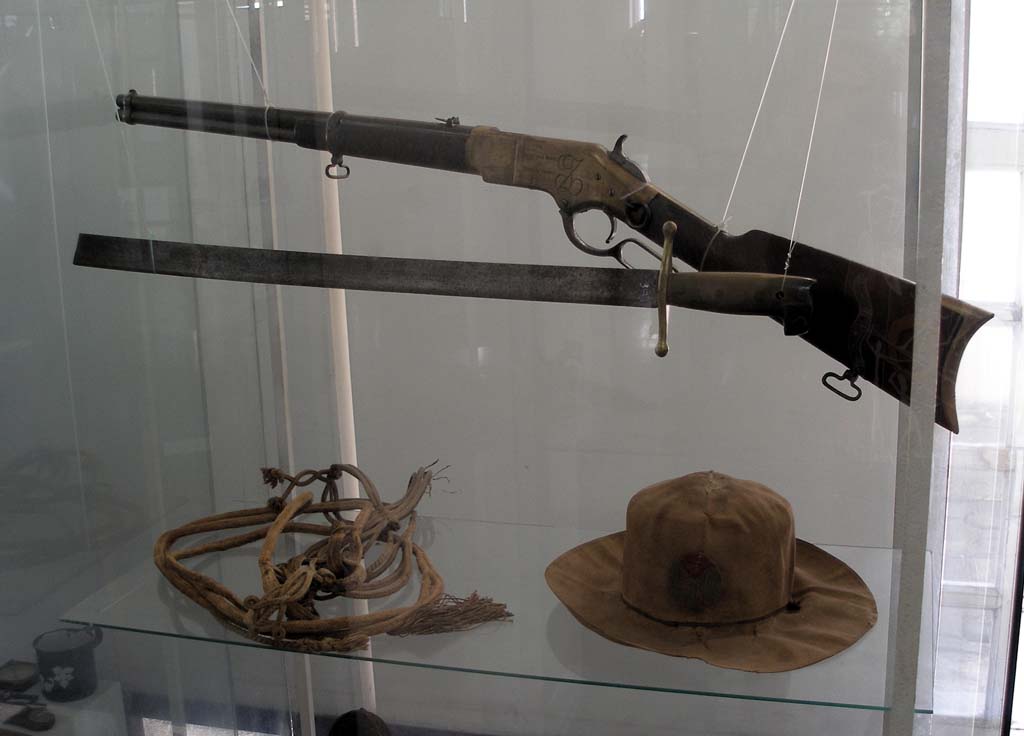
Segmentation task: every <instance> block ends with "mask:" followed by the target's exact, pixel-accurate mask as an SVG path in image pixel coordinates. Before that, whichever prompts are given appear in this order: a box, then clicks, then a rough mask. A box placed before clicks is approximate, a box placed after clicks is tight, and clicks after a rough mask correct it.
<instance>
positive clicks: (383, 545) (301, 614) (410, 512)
mask: <svg viewBox="0 0 1024 736" xmlns="http://www.w3.org/2000/svg"><path fill="white" fill-rule="evenodd" d="M344 473H348V474H349V475H351V476H353V477H354V478H356V479H357V480H358V481H359V484H360V486H361V487H362V490H363V493H364V494H365V496H366V497H365V498H340V496H339V493H338V485H337V482H338V480H339V479H340V478H341V476H342V474H344ZM432 478H433V473H432V472H431V470H430V469H429V468H420V469H419V470H417V471H416V472H415V473H413V475H412V477H411V478H410V479H409V486H408V488H407V489H406V492H405V495H404V496H403V497H402V498H401V499H400V500H398V501H397V502H395V503H384V502H383V501H382V500H381V497H380V494H379V493H378V491H377V487H376V486H375V485H374V484H373V481H371V480H370V479H369V478H368V477H367V476H366V474H365V473H363V472H362V471H361V470H359V468H357V467H355V466H354V465H332V466H331V467H330V468H328V469H326V470H303V471H302V472H300V473H298V474H296V475H294V476H292V475H288V474H287V473H284V472H283V471H281V470H278V469H277V468H264V469H263V480H264V482H265V483H267V484H268V485H269V486H270V487H271V488H276V487H277V486H278V485H284V491H283V492H282V493H281V495H279V496H275V497H271V498H270V499H269V500H268V502H267V505H266V506H265V507H262V508H253V509H244V510H241V511H231V512H228V513H223V514H216V515H214V516H207V517H205V518H202V519H198V520H196V521H192V522H189V523H188V524H185V525H184V526H180V527H178V528H176V529H171V530H169V531H166V532H164V533H163V534H162V535H161V536H160V538H159V539H158V540H157V542H156V545H155V547H154V549H153V559H154V561H155V563H156V566H157V567H158V568H159V569H160V572H162V573H163V574H164V576H165V577H166V578H167V579H168V580H169V581H170V582H171V584H172V585H174V587H176V588H177V589H178V590H180V591H181V592H182V593H184V594H185V595H186V596H188V597H189V598H190V599H191V600H193V601H195V602H196V603H198V604H199V605H200V606H202V607H203V608H205V609H206V610H207V611H209V612H210V613H212V614H213V615H214V616H216V617H217V618H218V619H220V620H221V621H222V622H224V623H225V624H228V625H229V626H230V627H232V628H234V629H235V630H237V631H239V632H241V633H242V634H244V635H245V636H248V637H249V638H251V639H254V640H256V641H259V642H262V643H265V644H270V645H272V646H277V647H282V648H286V649H294V650H299V651H305V652H348V651H352V650H356V649H363V648H365V647H366V645H367V644H368V643H369V638H370V637H371V636H374V635H377V634H391V635H394V636H405V635H409V634H431V633H441V632H448V631H463V630H465V629H469V628H472V627H474V626H477V625H478V624H482V623H485V622H487V621H498V620H506V619H510V618H511V617H512V614H511V613H510V612H509V611H508V609H507V608H506V606H505V605H504V604H502V603H496V602H494V601H493V600H491V599H490V598H484V597H481V596H479V595H477V594H476V593H475V592H474V593H473V594H472V595H471V596H470V597H468V598H464V599H463V598H456V597H454V596H450V595H445V592H444V581H443V579H442V578H441V575H440V573H439V572H438V571H437V570H436V569H435V568H434V566H433V564H432V563H431V561H430V558H429V557H428V556H427V553H426V552H425V551H424V550H423V549H422V548H421V547H420V546H419V545H417V544H416V543H415V542H413V541H412V540H413V533H414V532H415V530H416V512H415V509H416V506H417V505H418V504H419V502H420V499H422V498H423V495H424V494H425V493H427V492H428V491H429V490H430V483H431V480H432ZM313 483H322V484H323V490H322V492H321V496H320V502H319V503H314V502H313V494H312V493H310V492H309V491H301V492H298V493H296V494H295V495H294V497H292V498H290V499H289V497H290V496H292V492H293V491H294V490H295V489H297V488H304V487H306V486H309V485H311V484H313ZM343 512H356V514H355V518H354V519H351V520H350V519H347V518H345V516H343ZM305 514H322V515H323V517H324V518H325V519H326V521H327V523H310V522H304V521H299V517H301V516H303V515H305ZM406 520H408V521H407V523H406V524H405V528H404V529H403V528H402V523H403V522H405V521H406ZM245 527H255V528H254V529H251V530H249V531H246V532H243V533H240V534H234V535H231V536H226V537H222V538H219V539H215V540H213V541H205V542H202V543H200V544H196V545H195V546H192V547H184V548H181V549H172V548H173V546H174V544H175V543H176V542H178V541H179V540H181V539H184V538H185V537H190V536H193V535H197V534H209V533H213V532H223V531H227V530H234V529H242V528H245ZM284 534H309V535H315V536H319V537H321V539H319V540H317V541H316V542H314V543H313V544H311V545H310V546H309V547H308V548H306V549H305V550H304V551H303V552H301V553H299V554H297V555H295V556H293V557H291V558H290V559H288V560H287V561H286V562H282V563H275V562H274V552H275V550H276V549H277V546H278V543H279V541H280V540H281V538H282V535H284ZM259 540H262V545H261V547H260V552H259V557H258V558H257V563H258V565H259V572H260V580H261V583H262V588H263V593H262V595H258V596H257V595H250V596H247V597H245V598H241V599H240V598H239V597H238V596H236V595H235V594H234V593H233V592H232V591H231V590H229V589H228V588H227V587H226V586H224V585H223V584H221V583H220V582H218V581H217V580H214V579H213V578H211V577H209V576H207V575H204V574H203V573H200V572H198V571H196V570H194V569H191V568H189V567H186V566H185V565H183V564H182V562H181V561H182V560H186V559H189V558H193V557H199V556H201V555H205V554H209V553H213V552H223V551H225V550H229V549H234V548H236V547H241V546H244V545H246V544H250V543H253V542H256V541H259ZM368 559H371V560H372V562H367V560H368ZM414 568H415V569H416V571H417V572H418V573H419V579H420V589H419V594H418V595H417V597H416V601H415V602H414V603H413V604H411V605H407V606H401V607H397V608H389V609H385V610H380V611H374V612H372V613H367V614H362V615H354V616H334V617H328V618H321V617H320V615H319V613H318V611H317V609H316V603H317V602H321V601H328V600H331V599H333V598H337V597H346V598H355V599H371V598H383V597H385V596H389V595H392V594H394V593H397V592H398V591H400V590H402V589H403V588H404V587H405V586H406V585H407V584H408V583H409V582H410V580H411V579H412V577H413V569H414Z"/></svg>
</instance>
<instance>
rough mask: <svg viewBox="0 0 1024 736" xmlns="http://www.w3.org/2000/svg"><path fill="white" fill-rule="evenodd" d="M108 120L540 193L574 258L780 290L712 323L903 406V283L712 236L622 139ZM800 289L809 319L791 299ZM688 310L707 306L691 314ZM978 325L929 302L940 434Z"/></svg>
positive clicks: (347, 121) (264, 120)
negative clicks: (776, 337) (597, 226)
mask: <svg viewBox="0 0 1024 736" xmlns="http://www.w3.org/2000/svg"><path fill="white" fill-rule="evenodd" d="M117 107H118V119H119V120H120V121H122V122H124V123H129V124H140V125H155V126H161V127H167V128H179V129H186V130H199V131H206V132H211V133H222V134H227V135H234V136H244V137H249V138H261V139H266V140H272V141H283V142H287V143H294V144H296V145H299V146H301V147H303V148H309V149H314V150H318V151H325V152H327V153H329V154H330V155H331V160H330V164H328V165H327V167H326V169H325V174H326V175H327V176H328V177H330V178H332V179H345V178H347V177H348V175H349V173H350V170H349V168H348V166H347V165H345V163H344V157H345V156H351V157H355V158H366V159H373V160H377V161H388V162H392V163H398V164H405V165H411V166H422V167H427V168H432V169H442V170H446V171H455V172H461V173H467V174H477V175H479V176H480V177H482V178H483V180H484V181H485V182H490V183H493V184H504V185H507V186H515V187H525V188H527V189H536V190H540V191H543V192H547V193H548V194H549V195H551V196H552V197H553V198H554V200H555V203H556V205H557V207H558V210H559V212H560V214H561V216H562V222H563V228H564V230H565V234H566V236H567V237H568V238H569V241H570V242H571V243H572V244H573V245H574V246H576V247H577V248H578V249H580V250H581V251H583V252H584V253H587V254H590V255H595V256H607V257H611V258H614V259H615V260H616V261H618V262H619V263H621V264H622V265H623V266H626V267H627V268H629V264H628V263H627V262H626V261H625V259H624V258H623V248H624V247H625V246H626V245H628V244H633V245H636V246H639V247H640V248H642V249H643V250H645V251H647V252H648V253H651V254H652V255H654V256H655V257H659V258H660V259H661V260H662V269H661V271H662V278H661V280H660V281H659V283H658V286H659V287H660V288H659V291H662V292H664V291H667V289H666V285H667V284H668V283H670V282H671V278H668V277H665V275H664V274H665V272H666V271H669V272H671V271H673V270H674V268H673V266H672V263H673V260H672V259H673V258H678V259H680V260H681V261H683V262H684V263H686V264H687V265H689V266H690V267H691V268H694V269H697V270H698V271H701V272H704V271H712V272H734V273H735V272H740V273H745V274H748V275H750V274H760V275H765V274H772V275H775V276H776V277H777V278H778V279H780V280H778V281H773V282H771V285H772V286H771V287H770V288H774V287H776V286H777V287H780V289H779V291H778V292H776V293H777V294H778V298H779V301H780V302H783V303H784V305H785V306H784V307H782V306H780V307H779V308H776V309H774V310H773V309H767V308H765V306H764V304H761V303H759V305H754V306H751V305H748V306H747V307H745V308H742V309H739V308H736V309H725V310H723V311H739V312H742V313H748V314H749V313H755V314H768V315H769V316H772V317H773V319H776V320H777V321H779V322H782V323H783V325H784V327H785V330H786V332H787V334H800V336H801V337H803V339H805V340H807V341H808V342H809V343H811V344H812V345H814V346H815V347H816V348H818V349H819V350H821V351H822V352H824V353H825V354H826V355H828V356H830V357H832V358H833V359H835V360H837V361H838V362H840V363H841V364H842V365H844V366H845V367H846V370H845V372H844V373H843V374H842V375H839V374H837V373H826V374H825V375H824V376H823V377H822V383H823V384H824V385H825V386H826V387H827V388H829V389H830V390H832V391H834V392H835V393H838V394H839V395H841V396H843V397H844V398H847V399H849V400H851V401H853V400H856V399H857V398H859V397H860V393H861V389H860V387H859V386H857V384H856V381H857V379H858V378H864V379H866V380H867V381H869V382H871V383H873V384H874V385H876V386H878V387H879V388H881V389H882V390H884V391H885V392H887V393H888V394H890V395H892V396H893V397H895V398H896V399H898V400H900V401H902V402H904V403H909V401H910V390H911V368H912V365H913V340H914V294H915V285H914V284H913V283H912V282H910V281H906V280H905V279H902V278H899V277H896V276H893V275H891V274H887V273H884V272H882V271H878V270H876V269H873V268H870V267H868V266H865V265H862V264H860V263H856V262H854V261H850V260H848V259H845V258H842V257H841V256H838V255H835V254H833V253H829V252H827V251H824V250H820V249H818V248H813V247H811V246H808V245H804V244H803V243H791V241H790V240H789V239H788V238H784V237H781V236H779V235H773V234H771V233H768V232H764V231H761V230H751V231H749V232H746V233H743V234H742V235H732V234H729V233H727V232H725V231H724V230H722V229H721V228H720V227H717V226H715V225H713V224H712V223H711V222H709V221H708V220H705V219H704V218H703V217H701V216H700V215H698V214H697V213H695V212H693V211H692V210H690V209H689V208H687V207H686V206H685V205H683V204H681V203H680V202H678V201H676V200H675V199H673V198H672V197H670V196H669V195H668V194H666V193H665V192H663V191H661V190H660V189H658V188H657V187H656V186H654V185H653V184H651V183H650V181H649V180H648V178H647V176H646V174H645V173H644V172H643V171H642V170H641V168H640V167H639V166H638V165H637V164H636V163H635V162H633V161H631V160H630V159H629V158H627V157H626V155H625V154H624V153H623V151H622V145H623V142H624V141H625V139H626V136H624V135H623V136H620V137H619V138H618V140H617V141H616V142H615V145H614V146H613V148H612V150H611V151H608V150H607V149H605V148H604V147H603V146H600V145H597V144H594V143H586V142H581V141H573V140H559V139H555V138H542V137H538V136H532V135H523V134H519V133H507V132H504V131H502V130H499V129H497V128H493V127H488V126H474V127H471V126H465V125H461V124H460V121H459V120H458V118H447V119H444V120H442V119H437V120H436V122H417V121H411V120H398V119H391V118H379V117H367V116H361V115H351V114H348V113H346V112H340V111H339V112H333V113H327V112H312V111H305V110H290V109H279V108H273V107H255V106H245V105H233V104H226V103H217V102H203V101H194V100H182V99H173V98H164V97H146V96H141V95H139V94H137V93H136V92H135V91H134V90H131V91H130V92H129V93H128V94H127V95H119V96H118V97H117ZM588 210H600V211H602V212H604V214H606V215H607V216H608V219H609V221H610V223H611V233H610V234H609V236H608V238H607V239H606V241H605V244H604V245H600V246H598V245H593V244H590V243H587V242H585V241H584V240H583V239H582V238H581V237H580V236H579V234H578V233H577V232H576V228H575V226H574V220H575V217H576V216H577V215H578V214H580V213H582V212H585V211H588ZM618 222H622V223H625V224H626V225H627V226H628V227H630V228H632V229H633V230H634V231H636V232H637V233H639V234H640V235H641V236H643V237H644V238H646V239H647V241H651V243H653V244H654V245H651V244H649V243H647V242H643V241H640V240H637V239H636V238H632V237H630V238H625V239H623V240H620V241H618V242H616V243H614V244H612V240H613V239H614V235H615V228H616V224H617V223H618ZM670 231H671V232H670ZM658 248H660V249H661V250H660V251H659V250H658ZM339 257H340V258H344V257H342V256H339ZM380 260H386V259H380ZM93 265H101V264H93ZM139 270H143V269H141V268H140V269H139ZM147 270H148V269H147ZM602 270H604V269H602ZM178 272H180V269H179V271H178ZM678 275H682V274H678ZM691 275H692V274H691ZM708 275H710V274H708ZM797 277H803V278H804V279H806V280H805V281H801V282H799V284H798V286H799V288H798V289H786V288H785V287H786V285H787V281H788V280H789V281H791V280H792V279H794V278H797ZM250 280H252V279H250ZM695 282H696V280H694V279H691V280H690V281H689V282H688V283H690V284H692V283H695ZM303 283H307V282H303ZM740 283H742V280H740V281H737V282H734V284H733V285H734V286H735V285H737V284H740ZM766 283H767V282H764V281H763V280H762V281H760V282H758V283H757V284H756V286H750V288H752V289H754V290H755V291H757V292H758V293H759V294H761V295H763V289H764V288H765V284H766ZM812 283H813V286H811V284H812ZM807 288H810V291H811V294H812V296H813V309H810V308H809V306H810V305H809V300H808V298H807V295H806V294H805V293H803V292H802V291H801V290H804V291H805V290H806V289H807ZM732 301H736V300H735V299H733V300H732ZM739 301H743V300H742V299H741V300H739ZM665 304H666V299H664V298H663V299H662V300H660V302H659V306H660V307H661V308H662V312H664V308H665ZM688 306H692V305H688ZM733 306H734V307H735V306H736V305H735V304H734V305H733ZM697 308H712V307H709V306H708V305H707V304H706V303H705V304H704V306H698V307H697ZM662 317H663V315H662ZM991 317H992V314H991V313H989V312H986V311H984V310H982V309H979V308H977V307H974V306H972V305H970V304H967V303H965V302H963V301H960V300H959V299H956V298H953V297H950V296H946V295H943V297H942V311H941V315H940V318H939V325H940V337H939V356H938V360H939V366H938V367H939V370H938V382H937V385H936V407H935V421H936V422H937V423H938V424H940V425H941V426H943V427H946V428H947V429H949V430H951V431H953V432H956V431H958V422H957V413H956V393H955V389H956V376H957V371H958V369H959V366H960V359H961V357H962V355H963V351H964V349H965V348H966V346H967V343H968V342H969V341H970V338H971V337H972V336H973V335H974V333H975V332H976V331H977V330H978V329H979V328H980V327H981V325H983V324H984V323H985V322H986V321H988V320H989V319H991ZM662 323H664V319H663V318H662ZM662 340H664V330H662ZM662 352H663V351H661V350H659V353H662ZM837 379H838V380H840V381H848V382H849V390H850V391H852V393H846V392H844V391H841V390H839V388H838V386H837V383H836V382H837Z"/></svg>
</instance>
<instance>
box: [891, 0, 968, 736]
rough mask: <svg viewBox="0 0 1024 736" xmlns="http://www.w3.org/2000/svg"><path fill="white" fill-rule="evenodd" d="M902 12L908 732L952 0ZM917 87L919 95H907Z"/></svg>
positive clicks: (898, 647) (898, 600)
mask: <svg viewBox="0 0 1024 736" xmlns="http://www.w3.org/2000/svg"><path fill="white" fill-rule="evenodd" d="M911 13H912V16H913V17H912V33H911V43H910V47H911V48H910V51H911V55H910V64H909V71H910V83H909V88H910V90H909V92H910V101H909V102H910V105H909V115H908V156H907V162H908V165H907V219H906V222H907V227H906V233H905V235H906V240H905V251H904V275H905V276H907V277H908V278H910V279H913V280H914V281H916V282H917V297H916V301H915V309H914V364H913V370H912V383H911V400H910V406H909V407H908V408H906V409H904V410H901V412H900V433H899V437H900V439H899V456H898V461H897V468H896V500H895V508H894V525H893V529H894V531H893V547H894V548H895V549H896V550H898V551H899V555H898V556H897V558H896V561H895V562H894V570H893V573H894V576H897V577H894V579H895V580H897V581H898V589H897V590H894V591H893V592H894V595H893V603H892V608H891V610H890V619H889V622H890V623H889V661H888V671H887V675H888V676H887V678H886V703H887V705H888V710H887V711H886V713H885V716H884V719H883V733H884V734H886V736H910V734H912V733H913V730H914V710H915V706H916V704H917V682H918V661H919V657H920V645H921V614H922V600H923V594H924V584H925V564H926V559H927V546H928V526H929V512H930V509H931V493H932V488H931V479H932V453H933V450H934V443H935V433H936V431H937V430H935V428H934V424H933V423H934V412H935V385H936V380H937V367H938V360H937V356H938V345H939V310H940V304H941V297H942V294H941V277H942V256H943V243H944V238H945V229H946V201H947V179H948V171H947V159H948V153H949V149H948V146H949V135H948V131H949V114H950V107H949V90H950V52H951V45H950V41H951V27H952V3H951V0H920V1H919V2H915V3H914V4H913V6H912V8H911ZM915 21H919V25H916V24H915V23H914V22H915ZM915 31H919V33H915ZM917 90H919V92H920V93H919V94H915V91H917ZM915 113H919V117H918V116H917V115H916V114H915ZM915 148H916V153H917V155H916V156H915V155H914V154H915ZM929 645H930V643H929Z"/></svg>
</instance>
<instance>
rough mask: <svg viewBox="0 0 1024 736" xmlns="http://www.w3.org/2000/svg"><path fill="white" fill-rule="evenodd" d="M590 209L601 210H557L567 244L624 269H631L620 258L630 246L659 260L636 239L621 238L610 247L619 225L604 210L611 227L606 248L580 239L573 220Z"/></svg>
mask: <svg viewBox="0 0 1024 736" xmlns="http://www.w3.org/2000/svg"><path fill="white" fill-rule="evenodd" d="M591 209H601V208H599V207H586V206H584V207H580V208H577V209H573V210H567V209H563V210H559V213H560V214H561V215H562V227H563V228H564V229H565V236H566V237H567V238H569V242H570V243H572V244H573V245H574V246H576V247H577V248H578V249H579V250H581V251H583V252H584V253H586V254H587V255H589V256H608V257H610V258H614V259H615V260H616V261H618V262H619V264H620V265H621V266H623V267H624V268H633V267H632V266H631V265H630V264H629V262H628V261H626V259H625V258H624V257H623V256H622V251H623V249H624V248H625V247H626V246H627V245H630V244H632V245H635V246H637V247H638V248H640V249H641V250H642V251H644V252H645V253H647V254H649V255H651V256H653V257H654V258H657V259H658V260H661V254H660V253H658V252H657V251H656V250H655V249H654V248H652V247H651V246H650V245H648V244H647V243H643V242H641V241H639V240H637V239H636V238H623V239H622V240H620V241H619V242H617V243H616V244H615V245H610V243H611V242H612V240H613V239H614V238H615V230H616V228H617V226H618V224H619V223H618V221H617V220H616V219H615V217H613V216H612V215H611V213H609V212H607V211H606V210H604V209H601V211H602V212H604V214H605V216H606V217H607V218H608V222H609V224H610V226H611V228H610V231H609V232H608V237H606V238H605V239H604V242H605V243H606V244H608V245H607V247H603V248H599V247H596V246H593V245H591V244H590V243H588V242H586V241H585V240H583V238H581V237H580V235H579V233H577V232H576V224H575V218H576V215H578V214H580V213H581V212H586V211H588V210H591ZM672 270H673V271H675V270H676V269H675V268H673V269H672Z"/></svg>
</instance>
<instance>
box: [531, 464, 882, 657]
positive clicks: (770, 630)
mask: <svg viewBox="0 0 1024 736" xmlns="http://www.w3.org/2000/svg"><path fill="white" fill-rule="evenodd" d="M544 576H545V578H546V579H547V582H548V585H549V586H550V588H551V590H552V591H553V592H554V594H555V595H556V596H558V599H559V600H560V601H562V603H564V604H565V606H566V608H568V609H569V610H570V611H571V612H572V614H573V615H574V616H575V617H576V618H577V619H578V620H579V621H580V623H582V624H583V625H584V626H586V627H587V628H590V629H593V630H594V631H596V632H597V633H598V634H600V635H601V636H603V637H605V638H608V639H611V640H612V641H616V642H619V643H620V644H626V645H628V646H634V647H640V648H641V649H650V650H651V651H654V652H660V653H662V654H670V655H673V656H676V657H694V658H696V659H700V660H703V661H705V662H707V663H708V664H713V665H717V666H719V667H728V668H730V669H736V670H746V671H748V672H785V671H787V670H795V669H799V668H800V667H806V666H807V665H809V664H814V663H815V662H820V661H821V660H823V659H826V658H827V657H831V656H832V655H834V654H836V653H838V652H841V651H843V650H844V649H846V648H847V647H849V646H850V645H852V644H853V643H854V642H856V641H857V640H858V639H860V638H861V637H862V636H863V635H864V634H865V633H867V631H868V630H869V629H870V628H871V627H872V626H874V624H875V621H877V620H878V609H877V608H876V607H875V599H874V597H873V596H872V595H871V591H870V590H869V589H868V586H867V585H866V584H865V583H864V581H863V580H861V578H860V576H858V575H857V573H855V572H854V571H853V570H851V569H850V568H849V567H847V566H846V564H844V563H843V562H841V561H839V560H837V559H836V558H835V557H833V556H832V555H830V554H828V553H827V552H825V551H824V550H822V549H819V548H818V547H815V546H814V545H813V544H809V543H808V542H805V541H803V540H801V539H797V538H796V535H795V533H794V524H793V510H792V508H791V507H790V505H789V502H788V501H787V500H786V499H784V498H783V497H782V496H780V495H779V494H777V493H775V491H773V490H771V489H770V488H768V487H766V486H763V485H761V484H760V483H755V482H753V481H749V480H738V479H736V478H732V477H730V476H728V475H724V474H722V473H716V472H704V473H692V474H690V475H685V476H683V477H682V478H675V479H673V480H667V481H663V482H661V483H657V484H655V485H653V486H649V487H648V488H645V489H643V490H642V491H640V492H638V493H637V494H636V495H635V496H633V498H632V499H631V500H630V502H629V508H628V509H627V511H626V531H625V532H618V533H617V534H610V535H608V536H606V537H601V538H600V539H595V540H593V541H590V542H586V543H585V544H581V545H580V546H579V547H576V548H574V549H571V550H569V551H568V552H566V553H565V554H563V555H562V556H561V557H559V558H558V559H556V560H555V561H554V562H552V563H551V564H550V565H548V569H547V571H546V572H545V574H544Z"/></svg>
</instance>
